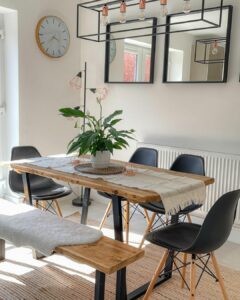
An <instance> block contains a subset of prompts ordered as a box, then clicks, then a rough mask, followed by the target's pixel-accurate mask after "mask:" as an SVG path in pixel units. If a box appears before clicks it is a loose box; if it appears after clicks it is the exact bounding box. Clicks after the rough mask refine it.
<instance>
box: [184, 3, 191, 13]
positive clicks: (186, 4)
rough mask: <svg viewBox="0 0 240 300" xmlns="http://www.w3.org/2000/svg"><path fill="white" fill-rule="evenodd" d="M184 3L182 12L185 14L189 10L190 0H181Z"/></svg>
mask: <svg viewBox="0 0 240 300" xmlns="http://www.w3.org/2000/svg"><path fill="white" fill-rule="evenodd" d="M183 1H184V5H183V12H184V13H185V14H189V13H190V12H191V3H190V0H183Z"/></svg>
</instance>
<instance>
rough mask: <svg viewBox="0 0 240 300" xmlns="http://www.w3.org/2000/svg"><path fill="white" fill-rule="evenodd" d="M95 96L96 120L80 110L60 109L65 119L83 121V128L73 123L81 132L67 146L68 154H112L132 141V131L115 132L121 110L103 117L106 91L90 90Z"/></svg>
mask: <svg viewBox="0 0 240 300" xmlns="http://www.w3.org/2000/svg"><path fill="white" fill-rule="evenodd" d="M91 91H92V92H93V93H94V94H96V100H97V103H98V104H99V108H100V115H99V118H98V119H97V118H96V117H95V116H93V115H91V114H90V113H89V112H86V113H84V112H83V111H82V110H81V109H80V108H69V107H67V108H61V109H59V111H60V113H61V115H62V116H64V117H66V118H74V119H84V120H85V122H84V126H83V125H81V126H79V120H77V121H76V122H75V127H80V129H81V132H80V134H78V135H77V136H76V137H74V138H73V139H72V140H71V141H70V142H69V144H68V154H69V153H73V152H76V151H77V152H78V154H79V156H80V155H83V154H87V153H90V154H91V155H93V156H96V153H97V152H98V151H100V152H103V151H109V152H110V153H113V151H114V150H115V149H117V150H120V149H123V148H127V147H128V146H129V144H128V142H127V140H128V139H134V137H133V133H134V132H135V131H134V130H133V129H131V130H117V129H116V128H115V125H117V124H118V123H120V122H121V121H122V119H121V115H122V113H123V111H122V110H116V111H115V112H113V113H112V114H110V115H109V116H107V117H104V116H103V108H102V101H103V100H104V99H105V98H106V96H107V93H108V91H107V89H106V88H101V89H91Z"/></svg>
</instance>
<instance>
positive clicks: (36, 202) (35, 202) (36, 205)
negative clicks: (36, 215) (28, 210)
mask: <svg viewBox="0 0 240 300" xmlns="http://www.w3.org/2000/svg"><path fill="white" fill-rule="evenodd" d="M34 207H36V208H38V200H35V201H34Z"/></svg>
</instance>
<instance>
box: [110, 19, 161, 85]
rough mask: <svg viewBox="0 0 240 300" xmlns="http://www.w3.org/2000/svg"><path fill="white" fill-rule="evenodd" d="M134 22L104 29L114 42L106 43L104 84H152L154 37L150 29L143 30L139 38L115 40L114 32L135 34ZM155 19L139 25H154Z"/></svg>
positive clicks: (113, 24) (113, 25) (114, 24)
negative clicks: (121, 31)
mask: <svg viewBox="0 0 240 300" xmlns="http://www.w3.org/2000/svg"><path fill="white" fill-rule="evenodd" d="M136 22H137V21H130V22H127V23H124V24H119V23H112V24H109V25H108V26H107V36H111V38H113V40H111V41H107V42H106V57H105V82H107V83H153V81H154V61H155V44H156V36H153V34H154V31H153V29H152V28H151V31H150V30H149V29H146V30H144V29H143V30H142V35H143V36H141V37H135V38H134V37H129V38H128V37H127V35H128V32H123V33H122V34H123V35H124V34H125V36H126V37H125V38H121V39H118V37H119V35H118V37H117V38H116V40H114V38H115V35H114V30H115V31H116V30H128V29H130V31H129V32H131V35H132V32H133V31H134V26H136V25H135V24H136ZM156 22H157V19H156V18H150V19H147V20H145V21H144V22H142V26H143V28H144V26H145V27H147V26H152V25H155V24H156Z"/></svg>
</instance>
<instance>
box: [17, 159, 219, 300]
mask: <svg viewBox="0 0 240 300" xmlns="http://www.w3.org/2000/svg"><path fill="white" fill-rule="evenodd" d="M114 163H116V161H114ZM120 163H121V164H124V165H125V166H128V165H129V163H125V162H120ZM131 166H133V167H134V168H136V169H138V168H139V169H148V170H152V171H155V172H165V173H169V174H173V175H175V176H183V177H189V178H191V179H197V180H200V181H202V182H203V183H204V184H205V185H206V186H208V185H211V184H213V183H214V179H213V178H211V177H207V176H199V175H193V174H188V173H180V172H175V171H171V170H166V169H161V168H154V167H147V166H142V165H137V164H132V163H131ZM11 168H12V169H13V170H15V171H16V172H18V173H21V174H22V179H23V184H24V193H25V198H26V199H27V200H28V201H29V203H30V204H31V205H32V203H33V199H32V194H31V185H30V179H29V175H30V174H35V175H39V176H43V177H48V178H52V179H55V180H60V181H64V182H68V183H71V184H76V185H80V186H82V187H84V188H85V189H84V197H83V207H82V214H81V223H82V224H87V217H88V202H89V197H90V191H91V189H95V190H97V191H100V192H105V193H108V194H111V195H112V209H113V224H114V235H115V239H116V240H119V241H121V242H123V216H122V205H121V202H122V201H123V200H124V201H126V200H128V201H129V202H132V203H147V202H154V201H161V197H160V195H159V194H157V193H156V192H153V191H149V190H141V189H137V188H131V187H126V186H122V185H120V184H114V183H111V182H109V181H107V180H104V179H102V178H96V179H93V178H89V177H87V176H84V175H82V174H72V173H67V172H63V171H58V170H54V169H51V168H46V167H40V166H36V165H33V164H31V163H21V162H17V163H12V164H11ZM178 219H179V216H178V214H176V215H173V216H172V217H171V223H177V222H178ZM172 270H173V259H172V255H169V257H168V260H167V262H166V265H165V269H164V272H163V274H162V275H161V276H160V277H159V279H158V281H157V283H156V285H155V286H158V285H160V284H162V283H163V282H165V281H167V280H169V279H171V277H172ZM148 285H149V282H147V283H146V284H144V285H143V286H140V287H138V288H137V289H136V290H134V291H132V292H131V293H129V294H127V285H126V269H122V270H120V271H119V272H118V273H117V294H116V299H117V300H126V299H128V300H132V299H138V298H139V297H140V296H142V295H143V294H145V292H146V290H147V288H148Z"/></svg>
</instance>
